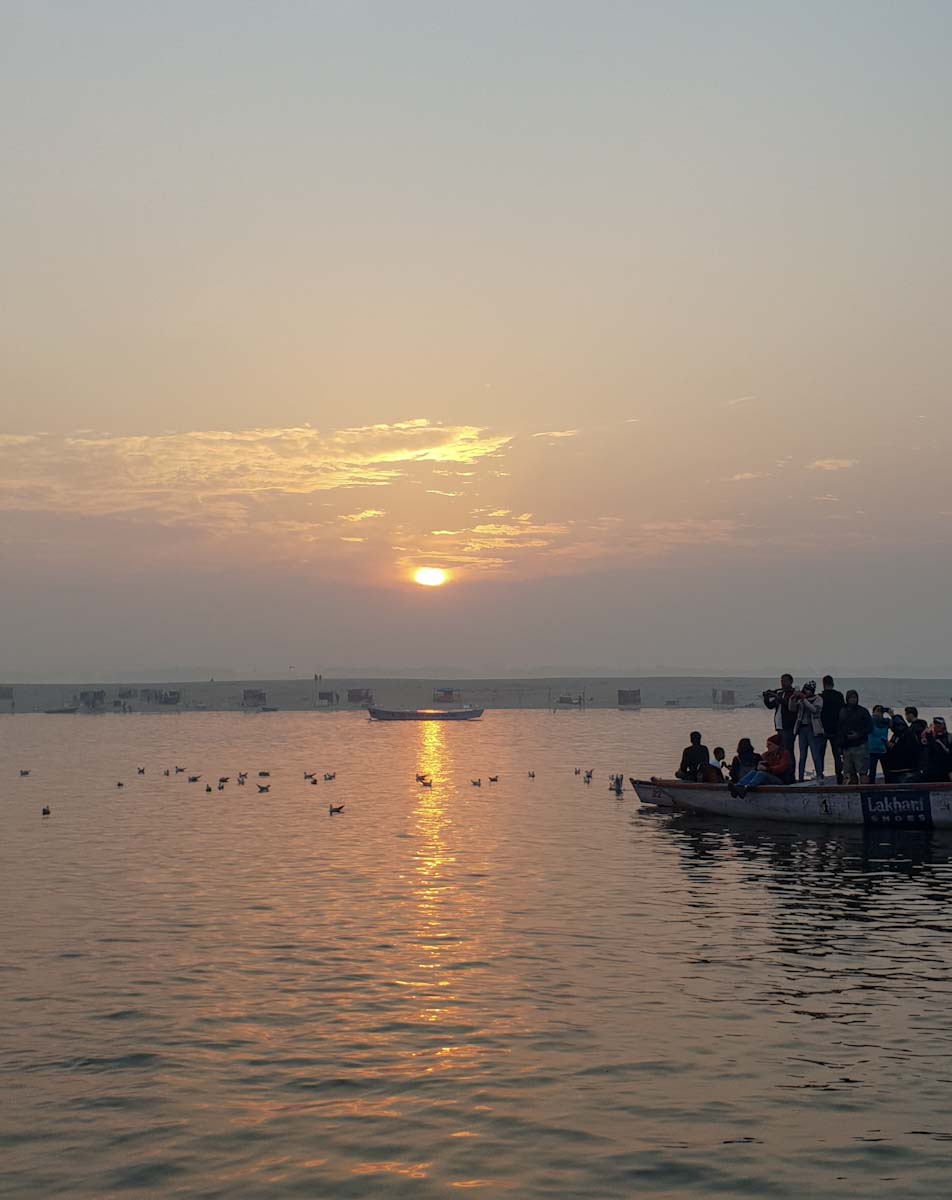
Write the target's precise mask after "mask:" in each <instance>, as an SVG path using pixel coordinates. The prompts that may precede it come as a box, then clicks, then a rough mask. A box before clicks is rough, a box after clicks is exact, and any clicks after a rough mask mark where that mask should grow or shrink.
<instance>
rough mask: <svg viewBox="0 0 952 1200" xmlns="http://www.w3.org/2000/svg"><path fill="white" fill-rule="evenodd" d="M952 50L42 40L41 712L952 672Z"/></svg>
mask: <svg viewBox="0 0 952 1200" xmlns="http://www.w3.org/2000/svg"><path fill="white" fill-rule="evenodd" d="M950 34H952V5H950V4H949V3H925V2H918V3H917V2H913V3H906V4H903V5H899V4H896V3H893V2H890V3H878V2H876V0H863V2H849V0H840V2H839V3H836V4H830V3H828V2H827V3H822V4H821V3H809V2H808V3H792V2H790V3H770V2H764V0H757V2H754V0H750V2H744V0H726V2H724V3H718V4H713V3H710V2H709V0H706V2H704V3H686V2H685V3H678V2H674V3H669V4H665V5H659V4H653V3H652V4H639V3H635V2H634V0H630V2H628V3H609V2H607V0H603V2H600V3H599V2H595V3H590V4H582V3H581V2H580V0H573V2H572V3H567V2H563V0H545V2H544V3H542V2H538V3H530V2H526V0H506V2H505V3H499V2H495V0H488V2H487V0H480V3H478V4H477V3H475V2H474V3H466V4H464V3H453V2H450V3H447V0H440V2H435V0H434V2H432V3H431V2H421V0H400V2H399V3H391V2H389V0H388V2H386V3H383V2H374V3H371V2H360V0H347V2H346V3H322V2H318V0H315V2H312V3H304V2H291V0H286V2H280V0H276V2H275V3H272V4H261V3H258V2H256V3H243V2H239V0H229V2H228V3H224V2H221V3H219V2H210V0H207V2H198V3H195V2H192V3H189V4H185V3H177V2H169V0H165V2H163V3H162V4H158V3H142V2H129V0H124V2H123V3H119V2H106V0H99V2H95V0H94V2H85V3H83V4H64V3H53V2H52V0H24V2H23V3H16V2H11V0H0V153H2V158H0V166H2V174H3V180H4V185H3V190H2V193H0V261H2V264H3V265H2V273H0V287H2V288H3V297H2V299H3V305H2V311H3V319H2V321H0V674H2V672H3V671H4V670H7V671H9V672H34V673H35V674H36V675H37V676H38V677H39V676H41V675H43V676H49V675H50V674H62V675H76V674H78V673H97V674H108V673H109V672H110V671H115V670H118V669H120V668H122V669H136V668H138V667H142V668H143V669H144V670H145V669H148V668H149V667H159V666H168V665H170V664H187V663H202V664H217V665H220V666H222V667H224V666H231V667H233V668H236V669H245V668H248V669H250V668H252V667H254V668H256V669H258V670H261V671H264V672H265V673H268V672H269V671H272V670H276V669H283V668H285V667H287V666H288V665H290V664H294V665H296V666H297V667H298V668H299V669H301V670H308V669H314V670H320V669H322V667H323V666H326V665H328V664H334V665H352V666H355V667H356V666H365V665H380V666H399V665H405V664H407V665H409V664H434V665H437V664H459V665H461V666H465V667H469V668H476V669H479V668H482V669H485V670H487V671H500V670H502V669H504V668H506V667H511V668H513V669H519V668H522V667H526V666H533V665H539V664H545V663H549V664H585V663H592V664H599V665H615V666H617V667H619V668H620V669H628V668H631V669H638V668H639V667H653V666H663V667H666V668H670V669H673V670H684V671H692V670H701V669H710V668H716V667H721V666H723V667H730V668H732V669H734V670H736V671H743V670H745V669H749V670H756V669H757V668H758V667H759V666H760V665H762V664H765V663H777V662H784V661H790V662H793V663H796V664H802V665H804V666H805V667H811V666H812V669H814V670H816V671H821V670H822V669H823V668H824V667H826V666H827V665H829V666H830V667H833V668H834V669H840V670H844V671H845V670H852V671H861V670H863V669H867V668H871V667H877V668H886V667H893V668H895V669H896V670H900V671H902V670H909V671H913V670H917V671H919V672H921V673H935V674H942V673H944V672H947V671H949V670H952V667H950V664H952V649H950V648H949V625H948V614H949V603H948V602H949V597H950V594H952V535H950V530H952V485H950V461H952V404H950V403H949V399H948V396H947V392H948V388H949V382H948V379H949V373H950V371H949V349H948V347H949V345H950V335H952V328H950V325H952V321H950V312H952V278H950V254H949V232H948V227H949V220H950V217H949V214H950V212H952V186H950V184H952V167H950V151H949V133H948V116H949V112H950V111H952V82H950V78H952V77H950V72H949V70H948V63H949V60H950V52H952V36H950ZM420 565H436V566H442V567H444V568H447V569H449V570H450V571H451V573H452V579H451V582H450V584H448V585H447V586H445V587H443V588H440V589H425V588H420V587H418V586H416V585H415V584H413V583H412V582H410V581H409V574H410V572H411V571H412V569H413V568H414V567H416V566H420Z"/></svg>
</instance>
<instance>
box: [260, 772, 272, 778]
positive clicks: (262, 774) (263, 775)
mask: <svg viewBox="0 0 952 1200" xmlns="http://www.w3.org/2000/svg"><path fill="white" fill-rule="evenodd" d="M258 778H259V779H270V778H271V772H270V771H259V772H258Z"/></svg>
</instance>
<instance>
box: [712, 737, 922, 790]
mask: <svg viewBox="0 0 952 1200" xmlns="http://www.w3.org/2000/svg"><path fill="white" fill-rule="evenodd" d="M917 753H918V747H917ZM759 760H760V755H759V754H758V753H757V751H756V750H755V749H754V743H753V742H752V741H751V740H750V738H741V739H740V741H739V742H738V743H737V753H736V754H735V755H734V758H733V761H732V762H731V769H730V777H731V783H740V781H741V779H742V778H743V777H744V776H745V775H746V774H747V772H748V771H754V770H756V768H757V763H758V761H759Z"/></svg>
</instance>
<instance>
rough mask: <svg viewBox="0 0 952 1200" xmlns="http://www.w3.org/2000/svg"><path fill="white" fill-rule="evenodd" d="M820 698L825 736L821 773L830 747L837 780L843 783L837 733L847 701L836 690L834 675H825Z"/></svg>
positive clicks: (821, 748)
mask: <svg viewBox="0 0 952 1200" xmlns="http://www.w3.org/2000/svg"><path fill="white" fill-rule="evenodd" d="M820 699H821V700H822V701H823V711H822V712H821V713H820V722H821V724H822V725H823V737H822V739H821V741H820V774H821V775H822V774H823V773H824V771H825V767H824V764H825V762H826V750H827V747H829V748H830V750H831V752H832V754H833V770H834V772H835V774H836V782H837V783H842V782H843V756H842V754H841V753H840V747H839V745H838V743H837V740H836V734H837V730H838V729H839V727H840V713H841V712H842V711H843V705H844V704H845V703H846V701H845V700H844V699H843V693H842V692H838V691H837V690H836V688H835V686H834V683H833V676H832V675H824V676H823V691H822V692H820Z"/></svg>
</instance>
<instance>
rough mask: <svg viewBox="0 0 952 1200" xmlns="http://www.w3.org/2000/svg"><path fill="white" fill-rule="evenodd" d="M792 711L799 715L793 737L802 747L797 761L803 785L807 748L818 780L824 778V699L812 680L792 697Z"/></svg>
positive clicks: (798, 775) (798, 777)
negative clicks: (819, 694)
mask: <svg viewBox="0 0 952 1200" xmlns="http://www.w3.org/2000/svg"><path fill="white" fill-rule="evenodd" d="M789 703H790V708H791V711H793V712H795V713H796V714H797V723H796V724H795V725H794V727H793V735H794V737H795V738H796V739H797V742H798V743H799V746H800V753H799V755H798V761H797V779H798V780H799V781H800V782H801V783H803V776H804V774H805V772H806V768H807V748H808V747H809V750H810V755H811V757H812V758H813V769H814V771H815V772H816V777H817V779H821V778H822V777H823V742H822V738H823V698H822V697H821V696H818V695H817V694H816V684H815V683H814V682H813V680H812V679H811V680H810V682H809V683H805V684H804V685H803V687H802V688H801V689H800V690H799V692H794V693H793V695H792V696H791V697H790V702H789Z"/></svg>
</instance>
